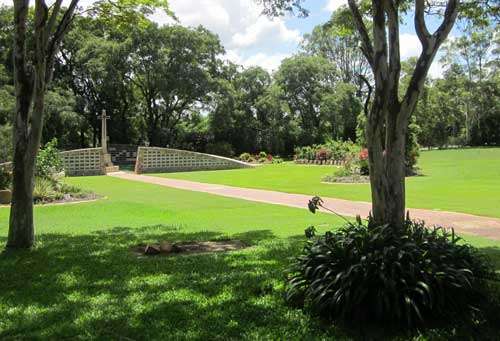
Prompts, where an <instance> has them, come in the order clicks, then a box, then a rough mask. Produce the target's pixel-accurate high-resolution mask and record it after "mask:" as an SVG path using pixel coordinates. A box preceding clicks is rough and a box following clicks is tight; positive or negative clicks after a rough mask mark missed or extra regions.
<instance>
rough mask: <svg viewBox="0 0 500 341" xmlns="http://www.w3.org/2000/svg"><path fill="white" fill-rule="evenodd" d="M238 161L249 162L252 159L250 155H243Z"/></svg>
mask: <svg viewBox="0 0 500 341" xmlns="http://www.w3.org/2000/svg"><path fill="white" fill-rule="evenodd" d="M239 159H240V160H241V161H243V162H250V161H251V160H253V157H252V155H251V154H250V153H243V154H241V155H240V157H239Z"/></svg>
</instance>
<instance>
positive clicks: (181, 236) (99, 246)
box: [0, 225, 500, 340]
mask: <svg viewBox="0 0 500 341" xmlns="http://www.w3.org/2000/svg"><path fill="white" fill-rule="evenodd" d="M227 237H228V236H227V235H225V234H221V233H218V232H211V231H204V232H193V233H184V232H182V231H181V230H178V229H174V228H170V227H167V226H161V225H160V226H149V227H142V228H137V229H136V228H126V227H117V228H114V229H110V230H107V231H103V232H97V233H93V234H88V235H75V236H72V235H66V234H44V235H41V236H40V237H39V241H38V246H37V248H36V249H34V250H32V251H16V252H5V253H3V254H1V255H0V269H1V270H0V276H1V281H0V339H2V340H3V339H19V338H28V339H29V338H42V339H46V338H47V339H61V338H88V339H121V338H126V339H232V338H235V339H240V338H252V339H253V338H264V339H315V338H335V339H346V338H347V337H346V334H344V333H342V332H340V331H339V330H338V329H335V328H328V327H325V325H322V324H321V322H319V321H318V320H317V319H314V318H310V317H309V316H308V315H307V314H306V313H303V312H302V311H300V310H297V309H291V308H290V307H288V306H286V305H285V304H284V300H283V293H284V286H283V283H284V274H283V270H284V269H286V268H287V267H288V265H289V258H290V257H291V256H294V255H296V254H297V253H298V251H299V250H300V248H301V246H302V245H303V242H304V237H298V236H294V237H290V238H288V239H278V238H275V237H274V235H273V233H272V232H271V231H269V230H256V231H249V232H246V233H242V234H237V235H232V236H230V237H231V238H234V239H240V240H242V241H244V242H246V243H248V244H249V245H251V248H249V249H245V250H240V251H236V252H231V253H214V254H197V255H196V254H195V255H184V256H173V257H139V256H137V255H136V254H134V253H132V252H131V251H130V248H131V247H133V246H135V245H137V244H139V243H144V242H157V241H160V240H170V241H188V240H214V239H225V238H227ZM0 242H1V243H4V242H5V240H4V239H1V238H0ZM482 251H484V252H485V253H486V254H488V255H489V256H490V257H492V259H493V261H494V263H495V265H496V267H497V269H499V270H500V248H486V249H483V250H482ZM464 330H467V329H466V328H465V329H464ZM437 333H438V336H439V337H441V336H445V335H447V334H446V332H445V333H443V331H437ZM471 333H473V334H472V335H474V336H476V334H477V333H479V334H477V335H481V334H480V333H481V331H471ZM487 333H488V335H490V334H489V333H490V331H487ZM369 335H370V337H369V339H373V334H369ZM429 335H430V336H431V337H430V338H431V339H432V335H433V333H432V331H431V333H430V334H429ZM450 335H451V334H450ZM453 335H456V334H453ZM468 335H470V334H468ZM351 337H352V335H351ZM381 337H382V336H381ZM356 338H360V339H365V337H362V336H361V337H360V336H359V335H357V336H356Z"/></svg>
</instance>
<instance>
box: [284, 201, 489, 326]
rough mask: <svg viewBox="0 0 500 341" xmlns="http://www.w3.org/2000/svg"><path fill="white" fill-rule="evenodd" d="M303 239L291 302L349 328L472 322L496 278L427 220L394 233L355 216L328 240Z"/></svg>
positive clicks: (456, 240) (452, 237) (312, 235)
mask: <svg viewBox="0 0 500 341" xmlns="http://www.w3.org/2000/svg"><path fill="white" fill-rule="evenodd" d="M310 208H311V203H310ZM312 210H313V211H314V204H313V207H312ZM372 225H373V224H372ZM306 234H307V235H308V236H309V238H310V239H309V240H308V241H307V243H306V245H305V247H304V249H303V252H302V254H301V255H300V256H299V257H298V258H297V260H296V261H295V263H294V264H293V267H292V269H291V273H290V276H289V281H288V289H287V300H288V301H289V302H293V303H300V304H302V305H303V306H305V307H307V308H309V309H310V310H312V311H313V312H314V313H316V314H318V315H320V316H322V317H324V318H328V319H334V320H338V321H341V322H344V323H355V324H358V323H359V324H361V323H363V324H364V323H374V324H377V325H379V326H380V325H383V326H394V327H397V326H400V327H401V326H407V327H409V328H415V327H419V326H422V325H423V324H424V323H427V322H430V321H436V320H437V321H445V320H447V319H450V317H451V318H455V317H464V318H467V316H470V314H474V313H475V312H477V309H478V308H479V306H478V305H477V303H478V302H480V301H481V300H482V299H484V297H485V290H484V288H485V283H486V282H487V280H489V279H497V278H496V275H495V273H494V270H493V268H492V266H491V265H490V264H489V263H488V261H487V260H486V259H485V258H483V256H481V255H480V254H479V252H478V251H477V250H476V249H475V248H473V247H472V246H470V245H467V244H463V243H461V242H460V241H461V239H460V238H459V237H457V236H456V235H455V233H454V232H453V231H451V232H449V231H447V230H445V229H443V228H440V227H434V228H428V227H426V226H425V224H424V223H423V222H416V221H411V220H409V219H408V220H407V221H406V224H405V226H404V228H403V229H401V230H399V231H397V232H396V231H395V230H394V229H393V228H392V227H390V226H387V225H384V226H370V227H369V226H367V225H365V224H364V223H363V222H362V221H361V219H359V217H358V219H357V221H356V223H349V224H347V226H345V227H344V228H342V229H340V230H339V231H336V232H327V233H326V234H325V235H324V236H319V237H317V236H316V235H315V233H314V230H311V229H308V230H307V231H306Z"/></svg>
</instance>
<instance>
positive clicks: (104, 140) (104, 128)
mask: <svg viewBox="0 0 500 341" xmlns="http://www.w3.org/2000/svg"><path fill="white" fill-rule="evenodd" d="M110 118H111V117H110V116H107V115H106V110H105V109H103V111H102V114H101V116H100V117H99V119H100V120H101V148H102V152H103V153H104V155H107V154H108V120H109V119H110Z"/></svg>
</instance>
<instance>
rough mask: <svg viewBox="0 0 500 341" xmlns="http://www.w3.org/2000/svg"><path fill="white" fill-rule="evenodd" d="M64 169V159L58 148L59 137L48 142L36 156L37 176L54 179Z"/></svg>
mask: <svg viewBox="0 0 500 341" xmlns="http://www.w3.org/2000/svg"><path fill="white" fill-rule="evenodd" d="M63 170H64V167H63V161H62V159H61V156H60V154H59V150H58V149H57V139H56V138H54V139H53V140H52V141H50V142H48V143H47V144H46V145H45V147H44V148H42V149H40V151H39V152H38V155H37V158H36V168H35V176H37V177H42V178H45V179H52V178H53V177H54V175H55V174H57V173H61V172H62V171H63Z"/></svg>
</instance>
